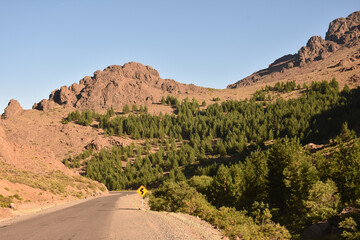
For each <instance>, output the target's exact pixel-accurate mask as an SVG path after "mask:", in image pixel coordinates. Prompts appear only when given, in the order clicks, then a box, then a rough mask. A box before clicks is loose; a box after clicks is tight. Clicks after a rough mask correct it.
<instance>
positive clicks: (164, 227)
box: [0, 192, 221, 240]
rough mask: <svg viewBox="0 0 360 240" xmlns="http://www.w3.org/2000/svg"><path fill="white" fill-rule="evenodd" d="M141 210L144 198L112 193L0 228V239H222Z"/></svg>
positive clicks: (196, 225) (207, 229) (209, 231)
mask: <svg viewBox="0 0 360 240" xmlns="http://www.w3.org/2000/svg"><path fill="white" fill-rule="evenodd" d="M139 207H141V198H140V196H138V195H137V193H136V192H118V193H111V194H110V195H109V196H105V197H100V198H95V199H92V200H88V201H85V202H83V203H80V204H77V205H74V206H71V207H68V208H65V209H61V210H58V211H55V212H50V213H47V214H40V215H36V216H34V217H31V218H29V219H26V220H23V221H20V222H15V223H13V224H9V225H5V226H1V227H0V239H1V240H5V239H6V240H75V239H76V240H82V239H83V240H92V239H93V240H101V239H109V240H117V239H221V236H220V234H218V233H216V230H214V229H212V228H211V227H209V226H207V225H206V224H204V223H198V222H196V221H195V222H192V220H191V221H189V219H188V218H187V217H186V216H182V215H175V214H166V213H158V212H152V211H144V210H143V211H142V210H139ZM179 216H180V217H179ZM205 225H206V226H205Z"/></svg>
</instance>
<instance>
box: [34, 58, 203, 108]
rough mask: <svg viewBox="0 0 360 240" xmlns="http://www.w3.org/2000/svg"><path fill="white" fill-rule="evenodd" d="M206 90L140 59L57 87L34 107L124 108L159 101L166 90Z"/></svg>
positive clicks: (179, 92)
mask: <svg viewBox="0 0 360 240" xmlns="http://www.w3.org/2000/svg"><path fill="white" fill-rule="evenodd" d="M194 91H197V92H202V91H204V89H203V88H201V87H197V86H195V85H192V84H190V85H187V84H181V83H178V82H176V81H174V80H171V79H162V78H161V77H160V75H159V73H158V71H156V70H155V69H153V68H152V67H150V66H144V65H142V64H140V63H135V62H129V63H126V64H124V65H123V66H119V65H112V66H109V67H107V68H106V69H104V70H103V71H100V70H98V71H96V72H95V73H94V76H93V77H89V76H86V77H84V78H83V79H81V80H80V82H79V84H77V83H74V84H72V85H71V86H70V87H67V86H63V87H61V88H60V89H56V90H54V91H53V92H52V93H51V94H50V96H49V99H48V100H47V99H44V100H42V101H41V102H39V103H35V104H34V106H33V108H34V109H38V110H49V109H52V108H54V107H55V106H56V105H62V106H64V107H74V108H77V109H102V108H109V107H112V108H114V109H120V107H122V106H123V105H125V104H133V103H136V104H146V103H152V102H156V101H159V99H160V98H161V97H162V96H164V95H166V94H173V95H177V94H186V93H189V92H194Z"/></svg>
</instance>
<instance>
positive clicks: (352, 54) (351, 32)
mask: <svg viewBox="0 0 360 240" xmlns="http://www.w3.org/2000/svg"><path fill="white" fill-rule="evenodd" d="M359 39H360V11H357V12H354V13H352V14H350V15H349V16H348V17H347V18H338V19H335V20H334V21H332V22H331V23H330V24H329V29H328V31H327V33H326V37H325V40H324V39H323V38H322V37H320V36H313V37H311V38H310V39H309V40H308V42H307V44H306V46H304V47H302V48H300V50H299V51H298V53H296V54H289V55H285V56H283V57H281V58H279V59H277V60H275V61H274V62H273V63H272V64H270V65H269V67H268V68H266V69H262V70H260V71H257V72H255V73H253V74H252V75H250V76H248V77H246V78H244V79H242V80H240V81H238V82H236V83H234V84H230V85H229V86H228V87H227V88H238V87H243V86H247V85H254V84H255V83H258V82H259V83H260V82H271V81H278V80H281V79H282V78H287V79H290V78H292V77H295V76H300V75H303V74H305V73H309V72H313V71H316V70H318V69H327V68H328V69H333V70H339V69H334V68H337V67H340V68H341V67H344V65H347V66H345V67H347V68H348V69H347V70H355V69H357V70H358V68H359V67H358V66H359V64H358V62H357V60H358V59H359V56H360V52H359V46H360V44H359V43H360V40H359ZM326 60H328V61H326ZM340 61H341V62H340ZM334 62H337V63H338V65H333V64H334ZM351 63H354V64H351ZM341 65H342V66H341ZM347 70H346V69H342V70H340V72H341V73H342V72H344V71H347ZM329 71H331V70H329ZM358 72H359V71H357V72H356V74H355V73H354V74H353V75H355V76H354V77H353V78H355V80H357V81H358V80H359V79H360V76H359V75H358ZM318 75H320V76H321V75H322V73H321V74H318ZM336 75H337V73H336V71H334V73H333V76H334V77H335V76H336ZM350 77H351V76H350ZM319 80H321V79H319Z"/></svg>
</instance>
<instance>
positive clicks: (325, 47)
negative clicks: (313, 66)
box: [295, 36, 339, 66]
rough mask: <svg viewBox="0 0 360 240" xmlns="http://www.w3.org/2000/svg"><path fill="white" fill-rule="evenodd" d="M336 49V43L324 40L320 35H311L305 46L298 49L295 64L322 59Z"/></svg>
mask: <svg viewBox="0 0 360 240" xmlns="http://www.w3.org/2000/svg"><path fill="white" fill-rule="evenodd" d="M338 49H339V45H338V44H337V43H335V42H331V41H327V40H324V39H323V38H322V37H320V36H313V37H311V38H310V39H309V40H308V42H307V44H306V47H302V48H301V49H300V50H299V51H298V59H297V62H296V63H295V66H304V65H305V64H306V63H308V62H312V61H318V60H321V59H324V58H325V57H327V56H329V55H330V54H331V53H333V52H335V51H336V50H338Z"/></svg>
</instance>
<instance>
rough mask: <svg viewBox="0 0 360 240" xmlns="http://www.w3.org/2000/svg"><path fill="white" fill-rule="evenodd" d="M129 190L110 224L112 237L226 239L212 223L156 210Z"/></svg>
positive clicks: (110, 237)
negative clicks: (142, 207) (142, 205)
mask: <svg viewBox="0 0 360 240" xmlns="http://www.w3.org/2000/svg"><path fill="white" fill-rule="evenodd" d="M140 208H141V197H140V196H139V195H138V194H136V193H134V192H129V194H128V195H127V196H125V197H122V198H119V200H118V202H117V204H116V209H117V211H115V212H114V215H113V219H112V224H111V226H110V231H109V232H110V233H109V236H108V237H109V239H189V240H190V239H204V240H205V239H226V238H224V236H223V235H222V234H221V233H220V232H219V231H218V230H217V229H215V228H214V227H213V226H211V225H210V224H209V223H207V222H205V221H203V220H201V219H199V218H197V217H193V216H190V215H187V214H182V213H168V212H155V211H151V210H149V206H148V204H147V201H145V202H144V209H143V210H140Z"/></svg>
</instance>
